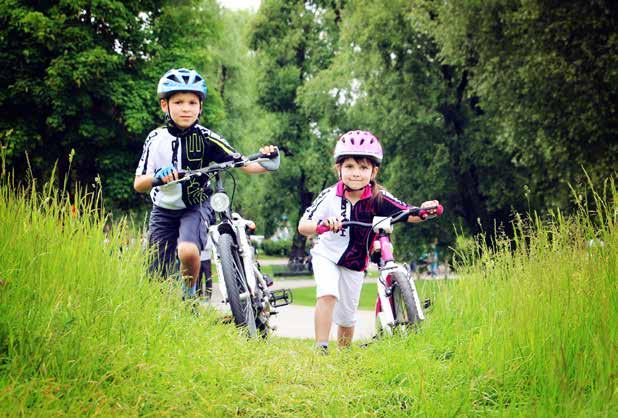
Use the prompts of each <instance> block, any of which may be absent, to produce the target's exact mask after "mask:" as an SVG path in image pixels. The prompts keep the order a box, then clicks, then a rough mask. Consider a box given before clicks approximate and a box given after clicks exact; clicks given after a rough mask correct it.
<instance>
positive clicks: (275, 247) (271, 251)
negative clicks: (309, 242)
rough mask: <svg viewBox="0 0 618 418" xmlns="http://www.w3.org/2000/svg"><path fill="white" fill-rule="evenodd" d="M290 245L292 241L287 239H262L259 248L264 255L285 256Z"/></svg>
mask: <svg viewBox="0 0 618 418" xmlns="http://www.w3.org/2000/svg"><path fill="white" fill-rule="evenodd" d="M291 246H292V241H291V240H289V239H286V240H278V241H273V240H270V239H265V240H264V241H262V245H261V248H262V251H263V252H264V254H266V255H280V256H287V255H288V254H289V252H290V247H291Z"/></svg>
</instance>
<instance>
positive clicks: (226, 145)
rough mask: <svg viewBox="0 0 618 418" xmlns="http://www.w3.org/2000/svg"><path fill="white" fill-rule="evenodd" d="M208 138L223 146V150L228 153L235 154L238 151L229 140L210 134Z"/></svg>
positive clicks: (220, 146)
mask: <svg viewBox="0 0 618 418" xmlns="http://www.w3.org/2000/svg"><path fill="white" fill-rule="evenodd" d="M207 138H208V140H209V141H210V142H212V143H214V144H216V145H218V146H219V148H221V149H222V150H223V151H225V152H226V153H227V154H230V155H231V154H234V153H235V152H236V151H235V150H234V149H233V148H232V147H231V146H230V144H228V143H227V142H225V141H223V140H221V139H215V138H213V137H212V136H210V135H209V136H208V137H207Z"/></svg>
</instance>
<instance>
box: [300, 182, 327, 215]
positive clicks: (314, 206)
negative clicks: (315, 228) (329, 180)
mask: <svg viewBox="0 0 618 418" xmlns="http://www.w3.org/2000/svg"><path fill="white" fill-rule="evenodd" d="M329 190H330V189H327V190H324V191H323V192H322V193H320V195H319V196H318V198H317V199H316V200H315V202H313V204H312V205H311V206H309V207H308V208H307V210H306V211H305V213H306V214H307V219H308V220H311V219H312V218H313V214H314V213H315V211H316V210H318V206H320V203H322V202H323V201H324V200H325V199H326V196H328V192H329Z"/></svg>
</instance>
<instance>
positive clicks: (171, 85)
mask: <svg viewBox="0 0 618 418" xmlns="http://www.w3.org/2000/svg"><path fill="white" fill-rule="evenodd" d="M207 91H208V88H207V87H206V81H205V80H204V77H202V76H201V75H199V74H198V72H197V71H195V70H188V69H186V68H178V69H176V68H172V69H171V70H169V71H168V72H166V73H165V74H164V75H163V77H161V79H160V80H159V86H158V87H157V94H158V96H159V98H160V99H167V98H169V97H170V96H171V95H172V94H174V93H178V92H191V93H195V94H197V95H198V96H199V98H200V100H201V101H204V98H205V97H206V92H207Z"/></svg>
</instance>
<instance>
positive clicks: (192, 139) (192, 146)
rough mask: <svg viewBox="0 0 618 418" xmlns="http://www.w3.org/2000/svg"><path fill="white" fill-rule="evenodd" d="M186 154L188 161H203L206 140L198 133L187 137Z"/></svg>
mask: <svg viewBox="0 0 618 418" xmlns="http://www.w3.org/2000/svg"><path fill="white" fill-rule="evenodd" d="M185 154H186V156H187V161H202V157H203V156H204V139H203V138H202V137H201V136H200V135H198V134H197V133H193V134H191V135H189V136H188V137H187V142H186V147H185Z"/></svg>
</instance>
